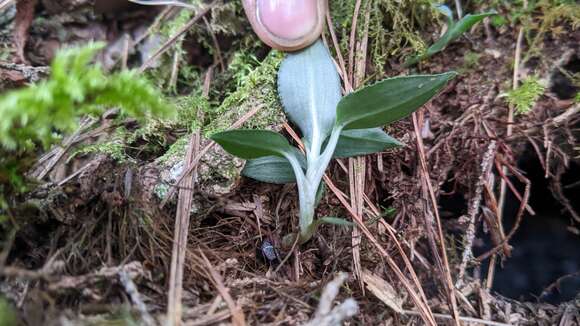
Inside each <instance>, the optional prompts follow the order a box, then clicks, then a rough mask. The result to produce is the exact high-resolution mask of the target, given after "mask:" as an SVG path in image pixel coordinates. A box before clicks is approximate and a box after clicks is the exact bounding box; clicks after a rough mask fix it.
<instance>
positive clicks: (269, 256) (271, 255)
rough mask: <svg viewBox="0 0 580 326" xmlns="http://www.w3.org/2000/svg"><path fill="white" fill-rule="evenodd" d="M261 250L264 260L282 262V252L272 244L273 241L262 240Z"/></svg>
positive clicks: (273, 262)
mask: <svg viewBox="0 0 580 326" xmlns="http://www.w3.org/2000/svg"><path fill="white" fill-rule="evenodd" d="M260 251H261V252H262V257H264V260H266V261H267V262H269V263H270V264H275V263H279V262H280V253H279V252H278V249H277V248H276V247H275V246H274V244H272V241H270V240H268V239H265V240H264V241H263V242H262V246H261V247H260Z"/></svg>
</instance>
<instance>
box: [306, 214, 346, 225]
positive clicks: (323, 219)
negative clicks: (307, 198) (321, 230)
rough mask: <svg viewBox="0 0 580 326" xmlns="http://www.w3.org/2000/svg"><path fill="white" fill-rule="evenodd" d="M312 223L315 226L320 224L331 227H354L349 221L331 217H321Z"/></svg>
mask: <svg viewBox="0 0 580 326" xmlns="http://www.w3.org/2000/svg"><path fill="white" fill-rule="evenodd" d="M314 223H315V224H317V226H318V225H320V224H332V225H339V226H354V223H352V222H351V221H348V220H345V219H343V218H339V217H331V216H325V217H321V218H319V219H317V220H316V221H315V222H314Z"/></svg>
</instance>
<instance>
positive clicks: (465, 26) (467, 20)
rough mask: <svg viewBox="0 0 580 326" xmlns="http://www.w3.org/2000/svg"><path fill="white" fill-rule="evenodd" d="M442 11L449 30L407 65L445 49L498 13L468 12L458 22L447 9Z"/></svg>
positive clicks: (407, 65) (407, 64)
mask: <svg viewBox="0 0 580 326" xmlns="http://www.w3.org/2000/svg"><path fill="white" fill-rule="evenodd" d="M440 11H441V12H442V13H443V14H445V15H446V16H447V19H448V22H447V31H446V32H445V34H443V36H441V38H439V39H438V40H437V41H436V42H435V43H433V45H431V46H430V47H429V48H428V49H427V51H426V52H425V53H424V54H422V55H419V56H415V57H412V58H411V59H409V60H408V61H407V62H405V67H410V66H412V65H414V64H416V63H417V62H419V61H421V60H423V59H426V58H429V57H431V56H433V55H434V54H436V53H438V52H441V51H443V49H445V48H446V47H447V46H448V45H449V43H451V42H453V41H455V40H456V39H458V38H459V37H460V36H461V35H463V34H464V33H465V32H467V31H468V30H469V29H471V27H473V25H475V24H477V23H479V22H480V21H482V20H483V19H484V18H485V17H489V16H493V15H496V14H497V13H496V12H495V11H490V12H486V13H482V14H475V15H472V14H468V15H466V16H464V17H463V18H461V19H460V20H459V21H458V22H455V23H454V22H453V20H452V19H451V20H450V19H449V15H448V13H445V10H441V9H440Z"/></svg>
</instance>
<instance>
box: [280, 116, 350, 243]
mask: <svg viewBox="0 0 580 326" xmlns="http://www.w3.org/2000/svg"><path fill="white" fill-rule="evenodd" d="M341 131H342V127H335V128H334V129H333V130H332V133H331V134H330V138H329V140H328V144H327V145H326V148H325V149H324V152H323V153H322V154H319V151H320V146H318V147H317V148H316V147H315V146H312V150H314V151H316V153H315V155H313V156H311V157H309V158H308V165H307V169H306V176H305V177H304V178H303V179H301V178H302V176H303V175H302V176H301V177H298V176H297V177H296V180H297V182H298V199H299V201H300V238H301V239H300V242H302V243H304V242H306V241H308V240H310V238H311V237H312V235H313V234H314V229H313V227H312V223H313V222H314V210H315V209H316V193H317V192H318V188H319V186H320V182H321V181H322V177H323V176H324V172H325V171H326V168H327V167H328V164H329V163H330V160H331V159H332V155H333V154H334V150H335V149H336V144H337V143H338V138H339V137H340V132H341ZM290 163H291V164H292V166H293V167H294V165H295V164H293V163H292V162H290ZM296 163H297V161H296ZM297 166H298V167H300V165H299V164H298V165H297ZM294 173H296V168H294ZM300 173H302V169H301V168H300Z"/></svg>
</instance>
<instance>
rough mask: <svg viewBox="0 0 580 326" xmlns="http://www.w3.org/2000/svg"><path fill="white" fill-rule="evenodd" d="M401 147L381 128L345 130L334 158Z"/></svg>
mask: <svg viewBox="0 0 580 326" xmlns="http://www.w3.org/2000/svg"><path fill="white" fill-rule="evenodd" d="M400 146H403V144H401V143H400V142H399V141H398V140H396V139H395V138H393V137H391V136H389V135H388V134H387V133H386V132H384V131H383V129H381V128H370V129H352V130H345V131H343V132H342V133H341V134H340V138H339V139H338V144H337V145H336V150H335V151H334V157H352V156H359V155H366V154H372V153H377V152H381V151H384V150H385V149H389V148H394V147H400Z"/></svg>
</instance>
